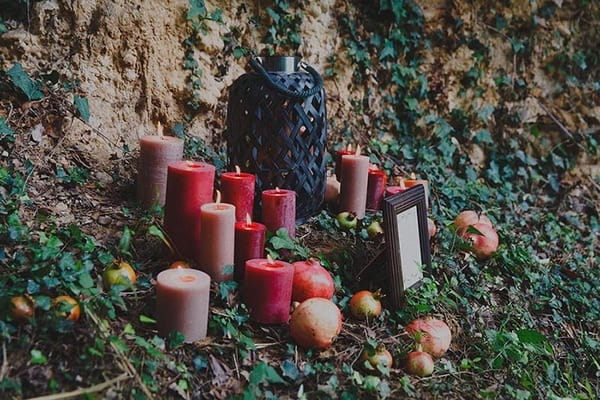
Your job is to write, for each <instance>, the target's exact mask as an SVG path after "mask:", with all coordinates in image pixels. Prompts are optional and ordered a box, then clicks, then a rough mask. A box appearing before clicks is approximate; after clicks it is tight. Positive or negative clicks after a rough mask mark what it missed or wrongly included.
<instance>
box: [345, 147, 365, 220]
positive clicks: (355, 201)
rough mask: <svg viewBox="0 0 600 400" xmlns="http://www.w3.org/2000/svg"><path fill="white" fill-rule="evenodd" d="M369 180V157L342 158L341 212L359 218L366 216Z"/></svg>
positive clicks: (346, 156)
mask: <svg viewBox="0 0 600 400" xmlns="http://www.w3.org/2000/svg"><path fill="white" fill-rule="evenodd" d="M368 179H369V157H367V156H361V155H359V154H355V155H345V156H342V179H341V181H340V184H341V186H340V211H350V212H353V213H355V214H356V216H357V217H358V218H363V217H364V216H365V208H366V206H367V184H368Z"/></svg>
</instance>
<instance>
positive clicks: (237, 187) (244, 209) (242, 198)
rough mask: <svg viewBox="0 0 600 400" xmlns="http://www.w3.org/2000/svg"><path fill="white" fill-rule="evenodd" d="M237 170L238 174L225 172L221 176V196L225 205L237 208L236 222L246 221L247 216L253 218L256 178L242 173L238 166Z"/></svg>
mask: <svg viewBox="0 0 600 400" xmlns="http://www.w3.org/2000/svg"><path fill="white" fill-rule="evenodd" d="M235 168H236V172H224V173H223V174H222V175H221V194H222V196H223V203H229V204H233V205H234V206H235V220H236V221H244V220H245V219H246V215H250V218H252V209H253V207H254V183H255V180H256V177H255V176H254V175H252V174H248V173H246V172H241V171H240V169H239V167H237V166H236V167H235Z"/></svg>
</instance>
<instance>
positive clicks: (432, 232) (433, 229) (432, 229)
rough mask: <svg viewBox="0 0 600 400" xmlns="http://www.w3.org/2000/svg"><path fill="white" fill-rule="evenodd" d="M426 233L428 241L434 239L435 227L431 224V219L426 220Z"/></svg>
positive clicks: (433, 223)
mask: <svg viewBox="0 0 600 400" xmlns="http://www.w3.org/2000/svg"><path fill="white" fill-rule="evenodd" d="M427 231H428V232H429V238H430V239H431V238H432V237H434V236H435V233H436V232H437V227H436V226H435V222H433V220H432V219H431V218H427Z"/></svg>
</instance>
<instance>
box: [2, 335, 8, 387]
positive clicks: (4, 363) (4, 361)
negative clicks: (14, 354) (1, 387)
mask: <svg viewBox="0 0 600 400" xmlns="http://www.w3.org/2000/svg"><path fill="white" fill-rule="evenodd" d="M7 371H8V360H7V359H6V342H2V367H1V368H0V382H2V381H3V380H4V376H5V375H6V373H7Z"/></svg>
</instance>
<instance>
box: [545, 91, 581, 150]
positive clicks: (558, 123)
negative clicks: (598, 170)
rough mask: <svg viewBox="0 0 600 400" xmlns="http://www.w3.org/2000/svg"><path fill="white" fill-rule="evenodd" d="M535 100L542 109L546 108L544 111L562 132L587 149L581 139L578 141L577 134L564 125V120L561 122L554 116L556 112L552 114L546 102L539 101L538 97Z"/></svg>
mask: <svg viewBox="0 0 600 400" xmlns="http://www.w3.org/2000/svg"><path fill="white" fill-rule="evenodd" d="M535 101H536V102H537V103H538V105H539V106H540V108H541V109H542V110H544V112H545V113H546V114H548V116H549V117H550V119H551V120H552V121H553V122H554V123H555V124H556V125H557V126H558V128H559V129H560V130H561V132H563V133H564V134H566V135H567V136H568V137H570V138H571V139H572V140H573V142H574V143H575V144H576V145H577V146H579V147H581V148H582V149H584V150H585V147H583V145H582V144H581V143H579V141H577V139H575V136H574V135H573V134H572V133H571V131H569V130H568V129H567V127H566V126H564V125H563V123H562V122H560V121H559V120H558V118H556V117H555V116H554V114H552V113H551V112H550V110H549V109H548V108H547V107H546V106H545V105H544V104H543V103H542V102H541V101H539V100H538V99H535Z"/></svg>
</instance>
